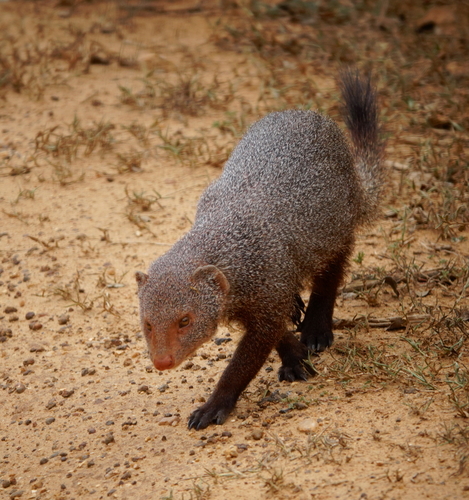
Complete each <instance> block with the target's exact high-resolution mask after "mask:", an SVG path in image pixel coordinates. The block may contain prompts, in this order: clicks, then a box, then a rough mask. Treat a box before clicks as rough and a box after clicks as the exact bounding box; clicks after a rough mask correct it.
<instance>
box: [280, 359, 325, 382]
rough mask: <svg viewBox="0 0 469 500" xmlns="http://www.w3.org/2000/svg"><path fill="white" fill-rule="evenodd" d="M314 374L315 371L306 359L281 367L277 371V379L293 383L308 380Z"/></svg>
mask: <svg viewBox="0 0 469 500" xmlns="http://www.w3.org/2000/svg"><path fill="white" fill-rule="evenodd" d="M315 374H316V371H315V369H314V368H313V366H312V365H311V364H310V362H309V361H308V360H307V359H305V360H297V361H296V362H295V363H294V364H293V363H291V364H289V365H288V366H287V365H282V366H281V367H280V369H279V371H278V379H279V380H280V381H282V380H286V381H287V382H294V381H295V380H308V378H309V377H311V376H312V375H315Z"/></svg>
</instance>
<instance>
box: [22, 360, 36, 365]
mask: <svg viewBox="0 0 469 500" xmlns="http://www.w3.org/2000/svg"><path fill="white" fill-rule="evenodd" d="M35 362H36V360H35V359H34V358H28V359H25V360H24V361H23V366H30V365H34V363H35Z"/></svg>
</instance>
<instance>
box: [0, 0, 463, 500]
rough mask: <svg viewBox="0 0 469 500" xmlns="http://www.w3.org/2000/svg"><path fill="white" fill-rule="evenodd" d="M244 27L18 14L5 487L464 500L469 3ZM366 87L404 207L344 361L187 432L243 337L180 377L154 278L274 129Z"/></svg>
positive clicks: (373, 272)
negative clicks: (358, 77)
mask: <svg viewBox="0 0 469 500" xmlns="http://www.w3.org/2000/svg"><path fill="white" fill-rule="evenodd" d="M220 3H222V4H223V5H224V8H223V10H222V9H220V6H219V4H220ZM220 3H218V2H213V5H212V4H211V3H210V2H202V3H201V4H200V6H198V7H197V8H196V9H193V10H191V9H190V8H186V6H185V5H184V6H183V4H182V3H179V2H173V3H172V5H171V8H172V9H174V10H176V11H177V9H181V10H180V11H177V12H174V11H172V12H171V13H170V12H169V7H168V5H169V2H158V3H157V2H151V1H150V2H143V1H140V0H137V1H135V2H118V3H114V2H111V3H109V2H107V3H106V2H105V3H100V2H95V1H91V2H67V1H63V2H59V4H57V3H55V4H54V3H51V2H48V1H46V2H45V3H44V2H42V3H41V2H39V3H38V2H31V1H24V2H19V3H18V2H16V3H14V2H13V3H12V2H10V3H8V2H3V3H0V19H1V21H0V25H1V26H0V27H1V28H2V29H1V30H0V99H1V100H2V109H3V111H2V112H1V113H0V123H1V127H0V131H1V134H2V135H1V136H0V177H1V178H2V182H1V183H0V210H1V212H0V214H1V217H2V227H1V228H0V243H2V245H3V246H2V247H1V248H0V292H1V293H0V297H1V298H0V341H1V345H2V348H1V349H0V357H1V358H2V363H1V366H2V372H1V377H0V380H1V382H0V387H1V389H2V394H3V395H4V401H5V405H4V411H3V416H2V417H0V443H1V446H0V448H2V455H1V456H2V460H3V462H0V481H1V483H0V485H1V486H3V488H5V491H6V493H7V494H9V495H10V497H13V496H14V495H13V494H12V493H14V491H16V490H18V491H22V490H23V491H24V493H22V495H23V497H29V496H31V497H33V496H34V497H35V498H37V499H38V500H40V499H45V498H52V497H54V498H55V497H56V498H58V499H59V498H60V499H61V498H66V497H69V496H70V497H76V498H85V497H90V498H91V497H93V495H96V496H102V497H103V498H104V497H106V496H108V497H110V498H112V497H114V496H116V497H120V496H122V494H123V492H124V489H125V491H126V492H127V493H126V494H127V495H134V496H135V497H136V498H140V497H141V498H146V497H148V498H150V497H152V496H155V495H156V496H157V497H158V498H162V499H163V498H165V499H174V500H183V499H184V500H188V499H194V500H195V499H205V500H207V499H209V498H210V499H213V500H215V499H219V498H253V499H254V500H257V499H260V498H265V497H273V498H277V497H278V498H297V497H298V498H302V495H303V496H304V497H305V498H309V497H310V496H311V497H316V496H317V497H320V498H335V497H336V496H338V497H340V498H366V497H368V498H371V497H373V498H374V497H375V496H376V498H378V497H379V498H381V497H383V498H384V497H389V498H391V497H392V498H396V499H399V498H404V496H402V495H403V493H402V491H405V495H406V496H405V498H408V497H409V498H410V497H415V498H418V497H419V495H420V496H421V494H422V491H424V490H423V488H424V487H425V491H426V493H425V494H428V495H430V496H432V497H434V498H440V497H441V498H443V497H444V495H447V496H448V498H449V497H450V496H451V497H452V498H462V497H463V496H464V494H465V493H466V492H467V487H468V486H469V485H468V484H467V471H468V468H467V463H468V457H469V397H468V394H469V369H468V366H469V354H468V353H469V351H468V338H469V308H468V303H469V265H468V255H469V247H468V243H469V240H468V236H469V209H468V207H469V162H468V159H467V158H468V157H469V155H468V153H469V132H468V130H469V119H468V115H467V109H468V108H469V93H468V92H467V88H468V87H469V86H468V84H469V69H468V66H467V60H468V57H469V49H468V47H469V44H468V43H467V40H468V30H469V25H468V24H467V19H469V17H468V16H467V5H466V4H467V2H466V3H464V2H456V3H455V4H454V5H455V6H454V7H452V6H451V5H447V4H446V3H444V2H434V1H431V2H426V3H425V2H421V1H417V2H410V1H401V2H378V3H376V2H370V1H368V0H365V1H361V2H345V1H341V0H337V1H335V0H334V1H330V2H313V1H286V2H278V1H265V2H258V1H240V0H239V1H236V0H235V1H233V2H220ZM157 4H158V5H157ZM433 7H438V8H440V9H442V10H441V12H443V13H446V14H445V15H446V18H445V17H444V16H442V17H438V16H436V14H435V13H433V16H434V17H433V18H432V17H431V9H432V8H433ZM167 9H168V10H167ZM197 9H199V10H197ZM452 9H455V10H452ZM458 9H461V10H458ZM452 12H453V14H452ZM454 13H456V14H454ZM425 16H430V17H428V19H427V22H426V24H425V22H424V20H425ZM435 16H436V17H435ZM444 19H446V21H445V20H444ZM448 19H449V21H448ZM160 26H161V27H162V28H161V30H160V29H159V27H160ZM156 27H158V29H156ZM176 33H177V36H176ZM129 54H130V55H129ZM348 65H352V66H356V67H358V68H359V70H360V71H365V72H366V71H369V70H370V71H371V72H372V75H373V79H374V80H375V81H376V83H377V86H378V88H379V94H380V102H381V109H380V115H381V120H382V122H383V131H382V133H383V135H385V136H386V138H387V150H386V162H387V163H386V164H387V166H388V169H389V188H388V191H387V195H386V200H385V204H384V207H383V213H382V217H381V218H380V219H379V222H378V224H377V225H376V226H375V227H373V228H365V230H364V232H363V234H362V235H361V236H360V237H359V238H358V241H357V246H356V249H355V253H354V257H353V259H352V261H351V263H350V272H349V274H348V276H347V278H346V283H345V286H344V290H343V293H342V294H341V295H340V296H339V297H338V299H337V308H336V314H337V322H336V341H335V344H334V345H333V347H332V348H331V349H330V350H329V351H326V352H324V353H321V354H320V356H314V357H311V359H310V360H309V362H310V363H311V364H312V366H314V370H315V373H316V375H315V377H313V378H311V380H310V381H309V382H308V383H304V384H303V383H296V384H286V383H278V382H277V379H276V375H275V372H276V370H277V368H278V359H277V357H276V355H274V353H273V354H272V355H271V357H270V358H269V361H268V363H267V365H266V366H265V367H264V368H263V369H262V370H261V372H260V374H259V376H258V378H257V379H256V380H255V381H254V382H253V384H252V385H251V386H250V387H249V388H248V390H247V391H246V392H245V394H244V396H243V398H242V399H241V400H240V402H239V404H238V406H237V408H236V411H235V412H234V414H233V415H232V417H230V419H229V420H228V421H227V423H226V424H225V426H224V427H222V428H218V427H214V428H211V429H208V430H207V432H206V433H205V434H202V433H195V432H188V431H187V430H186V429H185V425H184V424H185V422H184V420H185V418H186V416H187V415H188V414H189V413H190V410H191V408H190V407H191V404H192V403H194V404H196V403H198V402H199V401H203V400H206V398H207V397H208V394H209V393H210V391H211V389H213V383H214V382H213V380H216V379H217V378H218V372H220V371H221V370H222V369H223V368H224V366H225V363H226V361H227V359H229V357H230V356H231V354H232V352H233V344H234V342H232V343H231V342H229V340H232V339H233V340H235V339H236V337H237V335H238V334H237V331H236V330H234V331H231V330H230V333H229V335H228V334H226V332H225V330H221V331H220V332H218V333H217V338H216V339H215V342H213V345H212V343H210V345H208V344H207V345H205V346H203V347H201V348H200V350H199V351H197V353H196V354H195V356H194V357H193V358H192V359H191V360H190V362H188V363H187V364H186V365H183V366H181V368H178V369H176V370H174V371H172V372H165V373H164V375H163V374H162V373H158V371H156V370H155V369H154V368H152V367H150V366H149V365H150V364H151V362H150V361H149V360H148V361H147V360H146V357H145V354H144V345H143V341H142V336H141V334H140V333H137V332H138V330H139V325H138V324H137V323H138V320H137V312H136V298H135V287H134V285H133V278H132V275H133V273H134V272H135V271H136V270H137V269H139V270H144V267H145V266H146V265H147V264H148V262H149V261H150V260H151V259H152V258H154V257H155V252H161V253H162V252H164V251H165V250H166V249H167V248H169V244H170V243H172V242H173V241H175V240H176V239H177V237H179V236H180V235H181V234H182V233H183V232H184V231H186V230H187V229H188V227H189V224H190V221H191V220H192V218H193V213H194V207H195V206H196V203H197V199H198V197H199V195H200V193H201V191H202V190H203V189H204V188H205V187H206V186H207V185H208V183H209V182H210V181H211V180H212V179H214V178H215V177H216V176H217V175H218V173H219V169H220V168H221V167H222V166H223V164H224V162H225V161H226V159H227V158H228V156H229V154H230V151H231V150H232V148H233V147H234V146H235V144H236V141H238V140H239V138H240V137H241V136H242V135H243V133H244V132H245V130H246V129H247V128H248V127H249V125H250V124H251V123H253V122H254V121H255V120H256V119H257V118H259V117H260V116H262V115H263V114H265V113H267V112H270V111H275V110H282V109H286V108H292V107H295V108H302V109H317V110H319V111H321V112H325V113H327V114H329V115H331V116H332V117H333V118H334V119H337V120H340V118H339V116H340V113H339V108H340V104H339V103H338V95H339V94H338V91H337V88H336V85H335V80H334V79H335V77H336V75H337V74H338V71H339V70H340V68H342V67H343V66H348ZM220 203H223V200H220ZM26 232H27V234H25V233H26ZM221 238H223V235H221ZM77 269H78V270H77ZM117 270H118V271H117ZM13 306H14V307H13ZM12 307H13V309H16V312H14V311H13V309H12ZM9 308H10V309H9ZM5 310H6V311H10V312H5ZM28 312H30V313H34V315H33V316H30V318H31V319H28V320H25V319H24V318H25V317H27V316H26V314H27V313H28ZM67 316H70V318H67ZM59 318H61V320H60V321H59V322H58V319H59ZM31 360H33V361H31ZM83 363H85V364H87V367H83V366H82V364H83ZM191 363H192V364H191ZM91 366H93V367H96V368H93V369H91V370H90V368H89V367H91ZM93 370H96V371H97V374H98V375H97V376H95V377H93V375H91V374H93V373H95V372H93ZM80 373H81V375H80ZM77 374H78V376H77ZM21 384H23V386H24V388H25V390H23V386H22V385H21ZM121 386H125V387H121ZM64 388H66V389H65V392H64ZM67 390H68V391H69V392H66V391H67ZM22 391H24V392H22ZM73 391H74V393H73ZM167 415H170V416H167ZM51 417H53V418H54V419H56V421H55V423H54V422H52V421H46V419H49V418H51ZM174 417H177V418H176V419H175V420H174V421H173V422H175V423H174V424H168V425H163V424H162V425H158V424H159V423H161V420H162V419H171V418H174ZM179 417H181V418H180V420H178V418H179ZM133 419H134V420H133ZM306 419H312V420H313V421H314V422H313V423H314V425H313V426H312V429H313V428H314V430H312V431H310V432H307V433H303V432H300V431H299V430H298V424H299V423H300V422H302V421H303V420H306ZM121 420H122V421H121ZM28 422H29V423H28ZM163 423H164V422H163ZM166 423H167V422H166ZM316 424H317V426H316ZM59 426H61V427H59ZM110 431H113V436H112V439H111V437H109V436H107V435H108V433H109V432H110ZM254 431H257V433H255V432H254ZM225 432H226V433H225ZM33 433H34V434H33ZM106 436H107V437H106ZM30 437H31V439H30ZM3 450H5V451H4V452H3ZM83 457H86V458H83ZM41 460H42V461H41ZM59 460H62V462H64V464H63V465H61V467H60V468H57V467H56V462H57V463H58V461H59ZM54 461H55V462H54ZM59 469H60V471H61V472H60V474H59V473H57V470H59ZM64 470H66V471H67V475H65V474H64V473H63V471H64ZM69 474H70V476H69ZM91 477H93V478H94V479H93V480H91V479H90V478H91ZM350 478H353V480H351V479H350ZM15 481H16V482H15ZM5 485H7V486H5ZM62 485H63V486H62ZM370 485H372V488H371V487H370ZM13 488H15V490H13ZM33 491H34V493H33Z"/></svg>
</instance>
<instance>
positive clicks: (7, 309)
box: [3, 306, 18, 314]
mask: <svg viewBox="0 0 469 500" xmlns="http://www.w3.org/2000/svg"><path fill="white" fill-rule="evenodd" d="M17 311H18V309H16V307H13V306H7V307H5V309H4V310H3V312H4V313H5V314H11V313H15V312H17Z"/></svg>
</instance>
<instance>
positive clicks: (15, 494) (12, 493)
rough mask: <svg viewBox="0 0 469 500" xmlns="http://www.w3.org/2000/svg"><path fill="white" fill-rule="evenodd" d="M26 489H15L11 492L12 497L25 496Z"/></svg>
mask: <svg viewBox="0 0 469 500" xmlns="http://www.w3.org/2000/svg"><path fill="white" fill-rule="evenodd" d="M23 493H24V490H13V491H12V492H11V493H10V498H19V497H21V496H23Z"/></svg>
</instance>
